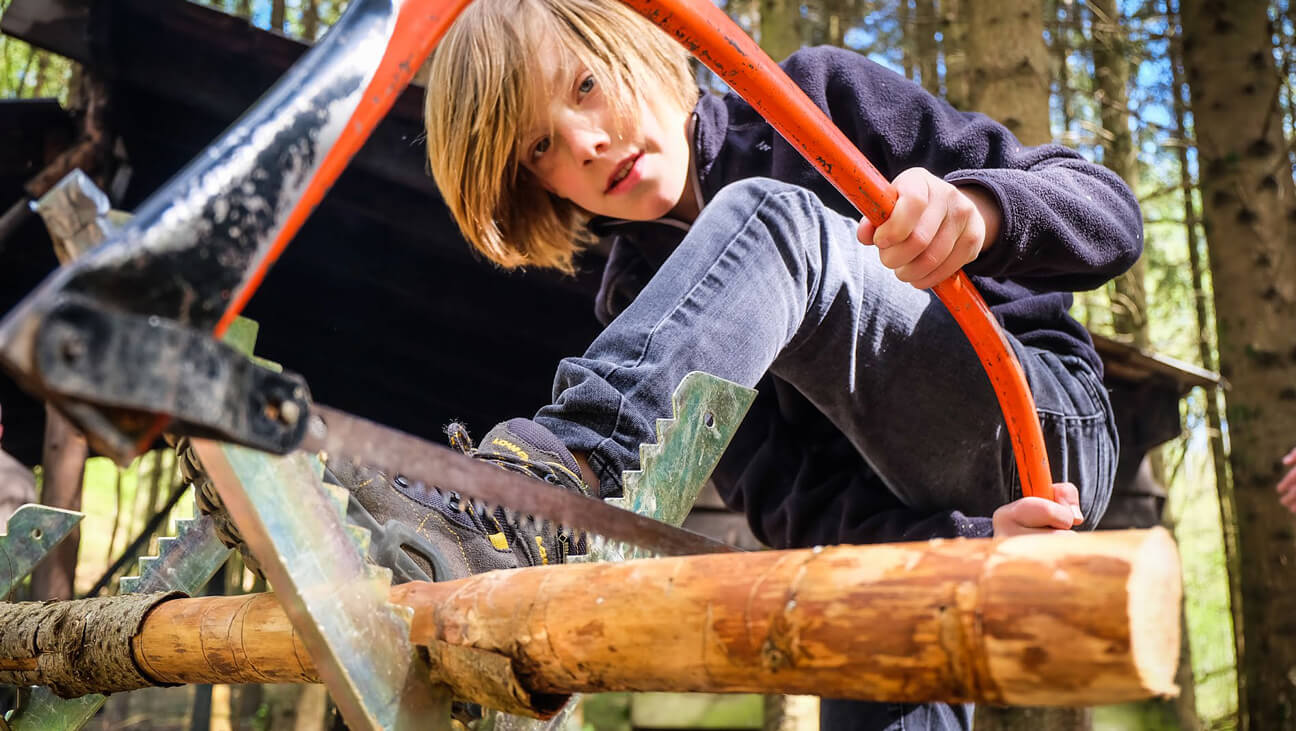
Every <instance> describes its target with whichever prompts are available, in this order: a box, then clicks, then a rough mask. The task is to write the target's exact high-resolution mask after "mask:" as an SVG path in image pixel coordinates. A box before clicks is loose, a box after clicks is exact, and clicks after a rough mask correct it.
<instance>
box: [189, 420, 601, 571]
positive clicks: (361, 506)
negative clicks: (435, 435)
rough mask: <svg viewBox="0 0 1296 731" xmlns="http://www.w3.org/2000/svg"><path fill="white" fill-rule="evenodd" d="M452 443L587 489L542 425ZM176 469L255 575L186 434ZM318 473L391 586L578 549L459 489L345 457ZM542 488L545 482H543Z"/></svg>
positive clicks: (566, 535) (548, 560) (545, 527)
mask: <svg viewBox="0 0 1296 731" xmlns="http://www.w3.org/2000/svg"><path fill="white" fill-rule="evenodd" d="M446 434H447V436H448V437H449V438H450V444H451V446H452V447H454V448H456V449H458V450H459V451H461V452H463V453H464V454H467V455H469V456H472V457H475V458H477V459H481V460H484V461H487V462H491V463H492V464H495V465H497V466H499V467H501V468H503V469H508V470H513V471H515V472H521V473H522V474H525V475H528V476H530V477H534V478H536V479H540V480H544V481H545V482H548V483H550V484H552V485H557V486H559V487H562V488H564V489H569V490H576V491H578V492H580V493H582V494H589V489H588V488H587V487H586V486H585V484H584V483H583V482H582V481H581V479H580V477H579V474H580V467H579V466H578V465H577V464H576V460H575V458H574V457H573V456H572V454H571V452H569V451H568V450H567V448H566V447H565V446H564V445H563V444H562V442H561V441H559V440H558V438H557V437H555V436H554V435H553V433H552V432H550V431H549V430H548V429H546V428H544V427H543V426H540V425H539V424H537V423H535V422H533V421H531V420H529V419H512V420H509V421H507V422H504V423H502V424H499V425H497V426H496V427H495V428H494V429H492V430H490V431H489V432H487V433H486V437H485V438H484V439H483V442H482V446H481V447H480V448H478V447H474V446H473V443H472V440H471V439H470V438H469V436H468V432H467V430H466V429H465V428H464V426H463V425H462V424H457V423H456V424H451V425H450V426H449V427H447V428H446ZM177 451H178V452H179V454H180V456H181V460H180V462H181V470H182V472H184V473H185V477H186V478H187V479H188V480H189V481H191V482H192V483H193V485H194V488H195V497H196V499H197V503H198V507H199V509H200V510H201V511H202V512H204V513H206V514H208V515H210V516H212V518H213V519H214V521H215V525H216V533H217V535H218V536H219V537H220V539H221V541H222V542H224V543H225V545H227V546H230V547H231V548H237V549H239V551H240V552H241V553H242V554H243V556H244V560H245V564H246V565H247V566H248V567H249V568H250V569H251V570H252V571H253V572H255V573H257V574H258V575H261V571H260V567H259V566H258V565H257V562H256V559H255V557H253V556H252V554H251V552H250V551H248V550H247V544H246V543H245V542H244V541H243V537H242V535H241V534H240V533H239V531H238V528H237V526H235V525H234V523H233V521H231V520H230V518H229V514H228V512H226V510H225V506H224V504H223V503H222V502H221V500H220V496H219V495H218V494H217V493H216V490H215V488H214V486H212V485H211V481H210V479H209V478H207V476H206V474H205V472H204V471H203V469H202V467H201V464H200V463H199V461H198V459H197V455H196V454H195V453H194V452H193V451H192V449H191V448H189V445H188V444H187V440H183V441H182V442H181V444H179V445H177ZM327 467H328V469H326V470H325V473H324V479H325V481H326V482H330V483H332V484H335V485H340V486H342V487H344V488H346V490H347V492H348V493H349V495H348V500H347V510H346V513H347V521H348V522H350V523H352V524H353V525H356V526H359V527H361V528H365V529H366V530H368V531H369V534H370V543H369V560H370V561H371V562H372V563H375V564H378V565H380V566H385V567H387V568H388V569H391V571H392V582H393V583H397V584H399V583H404V582H407V581H446V580H449V579H460V578H463V577H465V576H469V575H471V574H478V573H482V572H484V571H493V570H495V569H508V568H518V567H521V566H540V565H545V564H554V563H563V562H564V561H566V559H567V556H568V555H570V554H580V553H584V552H585V540H584V536H583V535H576V534H574V533H572V532H570V531H566V530H560V529H558V528H556V527H555V526H552V525H550V524H549V523H548V522H542V523H538V524H535V523H532V521H522V522H521V524H511V523H509V521H508V520H507V518H506V516H505V515H504V511H503V510H502V509H495V510H493V511H492V512H490V513H486V514H482V513H480V512H479V511H478V510H477V509H476V508H475V507H473V505H472V504H471V503H469V502H468V501H466V500H463V499H461V498H460V496H459V494H458V493H455V492H453V491H449V490H441V489H439V488H436V487H429V486H426V485H423V484H420V483H416V482H413V481H412V480H409V479H407V478H405V477H404V476H403V475H399V474H398V475H395V476H391V477H389V476H387V475H386V474H384V473H382V472H379V471H377V470H372V469H369V468H365V467H360V466H358V465H356V464H354V463H352V462H350V461H348V460H345V459H340V458H334V459H331V460H329V462H328V464H327ZM541 489H543V488H541Z"/></svg>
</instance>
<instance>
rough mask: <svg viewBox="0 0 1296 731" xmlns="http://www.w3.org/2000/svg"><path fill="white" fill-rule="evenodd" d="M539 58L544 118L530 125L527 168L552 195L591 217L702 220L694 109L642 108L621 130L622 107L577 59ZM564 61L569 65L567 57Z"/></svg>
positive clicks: (522, 146) (524, 147) (524, 150)
mask: <svg viewBox="0 0 1296 731" xmlns="http://www.w3.org/2000/svg"><path fill="white" fill-rule="evenodd" d="M549 45H550V46H551V49H547V50H553V52H549V53H541V54H539V55H540V58H538V59H537V65H538V68H537V69H536V71H537V74H536V75H537V77H538V78H539V80H540V83H541V84H542V85H543V86H542V88H541V90H540V94H541V95H540V96H539V99H540V100H541V103H540V105H539V115H538V118H536V119H530V120H525V122H524V124H523V125H522V130H523V136H522V139H521V140H519V142H518V155H519V157H520V161H521V163H522V165H523V167H525V168H526V169H527V170H528V171H530V172H531V174H532V175H534V176H535V178H536V179H537V180H538V181H539V182H540V184H541V185H542V186H544V188H545V190H548V191H549V192H550V193H553V194H555V195H557V196H560V197H562V198H565V199H567V200H568V201H571V202H572V203H573V204H575V205H576V206H579V207H580V208H581V209H583V210H585V211H588V212H589V213H592V214H595V215H601V216H611V217H614V218H624V219H629V220H636V221H649V220H652V219H655V218H660V217H662V216H664V215H666V214H668V213H671V212H672V211H674V213H675V214H676V215H677V216H680V217H683V218H685V219H687V220H690V221H691V220H692V219H693V217H694V216H696V210H695V208H696V206H695V205H694V198H693V192H692V190H691V188H692V186H691V180H690V176H689V173H688V170H689V154H690V150H689V147H690V146H689V143H688V134H687V127H688V120H689V116H690V110H681V109H677V108H676V105H675V104H673V103H671V102H664V101H656V102H654V101H652V100H651V99H645V100H643V101H641V102H640V103H639V105H638V108H637V110H635V111H636V113H635V115H634V118H633V119H630V120H626V122H625V123H624V124H622V125H620V128H618V125H617V121H618V120H617V119H616V112H615V107H614V105H613V104H612V103H611V100H610V99H609V98H608V97H607V93H609V92H607V91H605V88H604V87H602V86H600V85H599V83H598V80H597V79H595V78H594V77H593V76H592V75H591V74H590V73H589V71H587V70H586V69H585V68H584V67H583V66H582V65H581V64H580V63H579V62H578V61H577V60H576V59H575V57H574V56H573V55H571V54H567V53H561V52H559V51H557V50H556V49H553V46H554V45H555V44H549ZM564 56H565V58H564Z"/></svg>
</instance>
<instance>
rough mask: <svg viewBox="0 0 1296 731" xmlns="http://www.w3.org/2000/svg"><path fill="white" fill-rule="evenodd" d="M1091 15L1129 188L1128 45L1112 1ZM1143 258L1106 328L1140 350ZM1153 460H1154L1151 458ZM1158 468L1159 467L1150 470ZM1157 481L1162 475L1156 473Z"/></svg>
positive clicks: (1132, 161)
mask: <svg viewBox="0 0 1296 731" xmlns="http://www.w3.org/2000/svg"><path fill="white" fill-rule="evenodd" d="M1089 12H1090V15H1091V16H1092V18H1093V43H1092V53H1093V65H1094V76H1095V77H1096V79H1095V80H1096V82H1097V85H1098V89H1097V94H1096V97H1097V100H1098V105H1099V109H1100V111H1101V115H1102V126H1103V131H1104V132H1105V134H1104V135H1103V145H1102V149H1103V164H1104V165H1106V166H1107V167H1108V168H1109V169H1111V171H1112V172H1114V173H1116V174H1117V175H1119V176H1121V178H1122V179H1124V180H1125V182H1126V184H1128V185H1129V187H1130V189H1132V190H1137V189H1138V158H1137V156H1136V154H1135V149H1134V135H1133V133H1131V132H1130V113H1129V91H1128V88H1129V80H1130V79H1129V74H1130V61H1129V59H1130V49H1129V42H1128V39H1127V38H1126V36H1125V30H1124V28H1122V26H1121V23H1120V10H1119V8H1118V7H1117V5H1116V0H1089ZM1145 270H1146V267H1145V266H1144V260H1143V259H1142V258H1140V259H1139V260H1138V261H1137V262H1135V263H1134V266H1133V267H1131V268H1130V270H1129V271H1128V272H1125V273H1124V274H1122V275H1120V276H1119V277H1117V278H1116V280H1115V281H1114V282H1113V283H1112V295H1111V300H1112V302H1111V304H1112V328H1113V329H1114V330H1115V331H1116V335H1118V336H1120V337H1121V339H1122V340H1125V341H1126V342H1129V343H1130V344H1132V345H1133V346H1134V347H1136V348H1138V349H1140V350H1147V349H1148V346H1149V345H1151V339H1150V338H1149V336H1148V321H1147V289H1146V287H1145V286H1144V272H1145ZM1155 461H1157V462H1159V460H1155ZM1155 471H1157V472H1163V470H1155ZM1155 477H1156V478H1157V480H1158V481H1159V482H1164V481H1165V475H1164V474H1156V475H1155Z"/></svg>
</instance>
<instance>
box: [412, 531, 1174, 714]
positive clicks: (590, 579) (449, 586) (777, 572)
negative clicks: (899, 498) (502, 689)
mask: <svg viewBox="0 0 1296 731" xmlns="http://www.w3.org/2000/svg"><path fill="white" fill-rule="evenodd" d="M1178 571H1179V562H1178V559H1177V553H1176V549H1175V546H1174V542H1173V540H1172V539H1171V538H1170V536H1169V535H1168V534H1167V533H1166V532H1165V531H1164V530H1160V529H1156V530H1152V531H1147V532H1139V531H1130V532H1113V533H1109V534H1104V535H1098V534H1086V535H1078V534H1077V535H1067V536H1023V537H1018V538H1014V539H1009V540H1001V541H992V540H981V541H968V540H963V541H945V542H942V541H933V542H930V543H913V544H893V545H885V546H850V547H835V548H826V549H822V550H813V551H770V552H762V553H755V554H736V555H729V556H721V555H711V556H698V557H688V558H671V559H661V560H657V561H652V562H630V563H625V564H594V565H588V566H574V567H564V568H563V569H562V570H561V571H550V572H546V571H534V570H522V571H513V572H507V573H500V572H495V573H489V574H482V575H478V576H474V577H471V578H469V579H466V580H464V581H461V582H454V583H446V584H421V585H414V584H406V585H403V586H400V587H396V588H395V589H394V590H393V592H394V596H395V597H397V601H399V602H401V603H405V604H409V605H410V606H413V607H414V610H415V617H414V625H413V631H412V637H413V640H414V642H415V643H416V644H420V645H425V646H429V647H432V648H434V651H435V650H437V649H439V650H440V651H442V652H453V651H454V648H473V649H474V650H479V651H480V650H485V651H490V652H498V653H502V654H505V655H508V656H510V657H512V658H514V662H515V666H516V667H517V671H518V674H519V676H520V677H521V678H522V679H523V682H524V683H527V684H528V686H529V687H530V688H532V689H533V690H538V691H541V692H550V693H569V692H573V691H576V692H596V691H616V690H630V691H642V690H658V691H719V692H755V693H769V692H779V693H790V694H810V695H822V696H825V697H834V698H857V699H868V700H878V701H892V702H923V701H936V700H939V701H947V702H960V701H977V702H983V701H984V702H991V703H1000V704H1013V705H1088V704H1098V703H1113V702H1119V701H1121V700H1130V699H1134V698H1140V697H1148V696H1150V695H1158V694H1172V693H1173V692H1175V687H1174V683H1173V676H1174V671H1175V664H1176V663H1175V660H1176V658H1177V656H1178V643H1179V622H1178V619H1177V618H1178V616H1179V612H1178V606H1179V605H1178V602H1179V597H1180V593H1181V590H1180V579H1179V575H1178Z"/></svg>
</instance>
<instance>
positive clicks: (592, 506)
mask: <svg viewBox="0 0 1296 731" xmlns="http://www.w3.org/2000/svg"><path fill="white" fill-rule="evenodd" d="M301 448H302V449H306V450H308V451H319V452H324V453H325V454H326V455H338V456H344V457H347V458H349V459H351V460H354V461H355V462H356V463H357V464H362V465H365V466H367V467H370V468H373V469H376V470H379V471H386V472H389V473H391V474H397V473H399V474H400V475H403V476H404V477H406V478H407V479H409V480H410V481H412V482H420V483H423V484H424V485H429V486H435V487H438V488H440V489H443V490H450V491H454V492H457V493H459V494H460V495H461V496H464V497H465V498H467V499H468V501H470V502H471V503H472V504H473V507H474V509H479V510H481V509H484V510H492V509H494V508H503V509H504V511H505V513H506V514H507V515H509V516H510V517H511V518H512V519H513V520H515V521H518V522H520V521H524V520H527V519H531V520H548V521H549V522H551V523H554V524H556V525H558V526H562V527H564V528H573V529H576V530H579V531H585V532H588V533H593V534H597V535H599V536H602V537H603V538H605V539H607V540H611V541H617V542H621V543H627V544H631V545H634V546H638V547H639V548H642V549H645V550H648V551H651V552H653V553H657V554H662V555H668V556H685V555H692V554H700V553H723V552H732V551H737V550H738V549H736V548H734V547H733V546H730V545H727V544H725V543H721V542H720V541H716V540H713V539H711V538H707V537H705V536H701V535H698V534H696V533H693V532H692V531H687V530H684V529H683V528H676V527H674V526H670V525H667V524H665V523H661V522H659V521H656V520H653V519H651V518H645V517H643V516H641V515H638V514H636V513H632V512H630V511H629V510H625V509H623V508H618V507H615V506H612V505H609V504H607V503H605V502H603V501H602V500H599V499H597V498H592V497H586V496H584V495H580V494H577V493H575V492H572V491H569V490H564V489H563V488H560V487H556V486H553V485H549V484H548V483H544V482H540V481H538V480H535V479H532V478H528V477H524V476H522V475H520V474H517V473H514V472H509V471H506V470H501V469H499V468H497V467H494V466H491V465H488V464H485V463H483V462H480V461H478V460H475V459H473V458H471V457H468V456H465V455H463V454H460V453H458V452H456V451H454V450H452V449H450V448H449V447H444V446H441V445H439V444H436V443H434V442H429V441H427V440H424V439H420V438H418V437H415V436H412V435H410V434H406V433H404V432H402V431H398V430H396V429H392V428H391V427H387V426H383V425H381V424H377V423H374V422H372V421H369V420H367V419H364V418H362V417H359V416H354V415H352V414H348V413H346V412H344V411H339V410H337V409H333V408H330V407H328V406H323V405H320V404H313V405H312V406H311V423H310V425H309V427H308V429H307V434H306V438H305V439H304V440H303V441H302V445H301Z"/></svg>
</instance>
